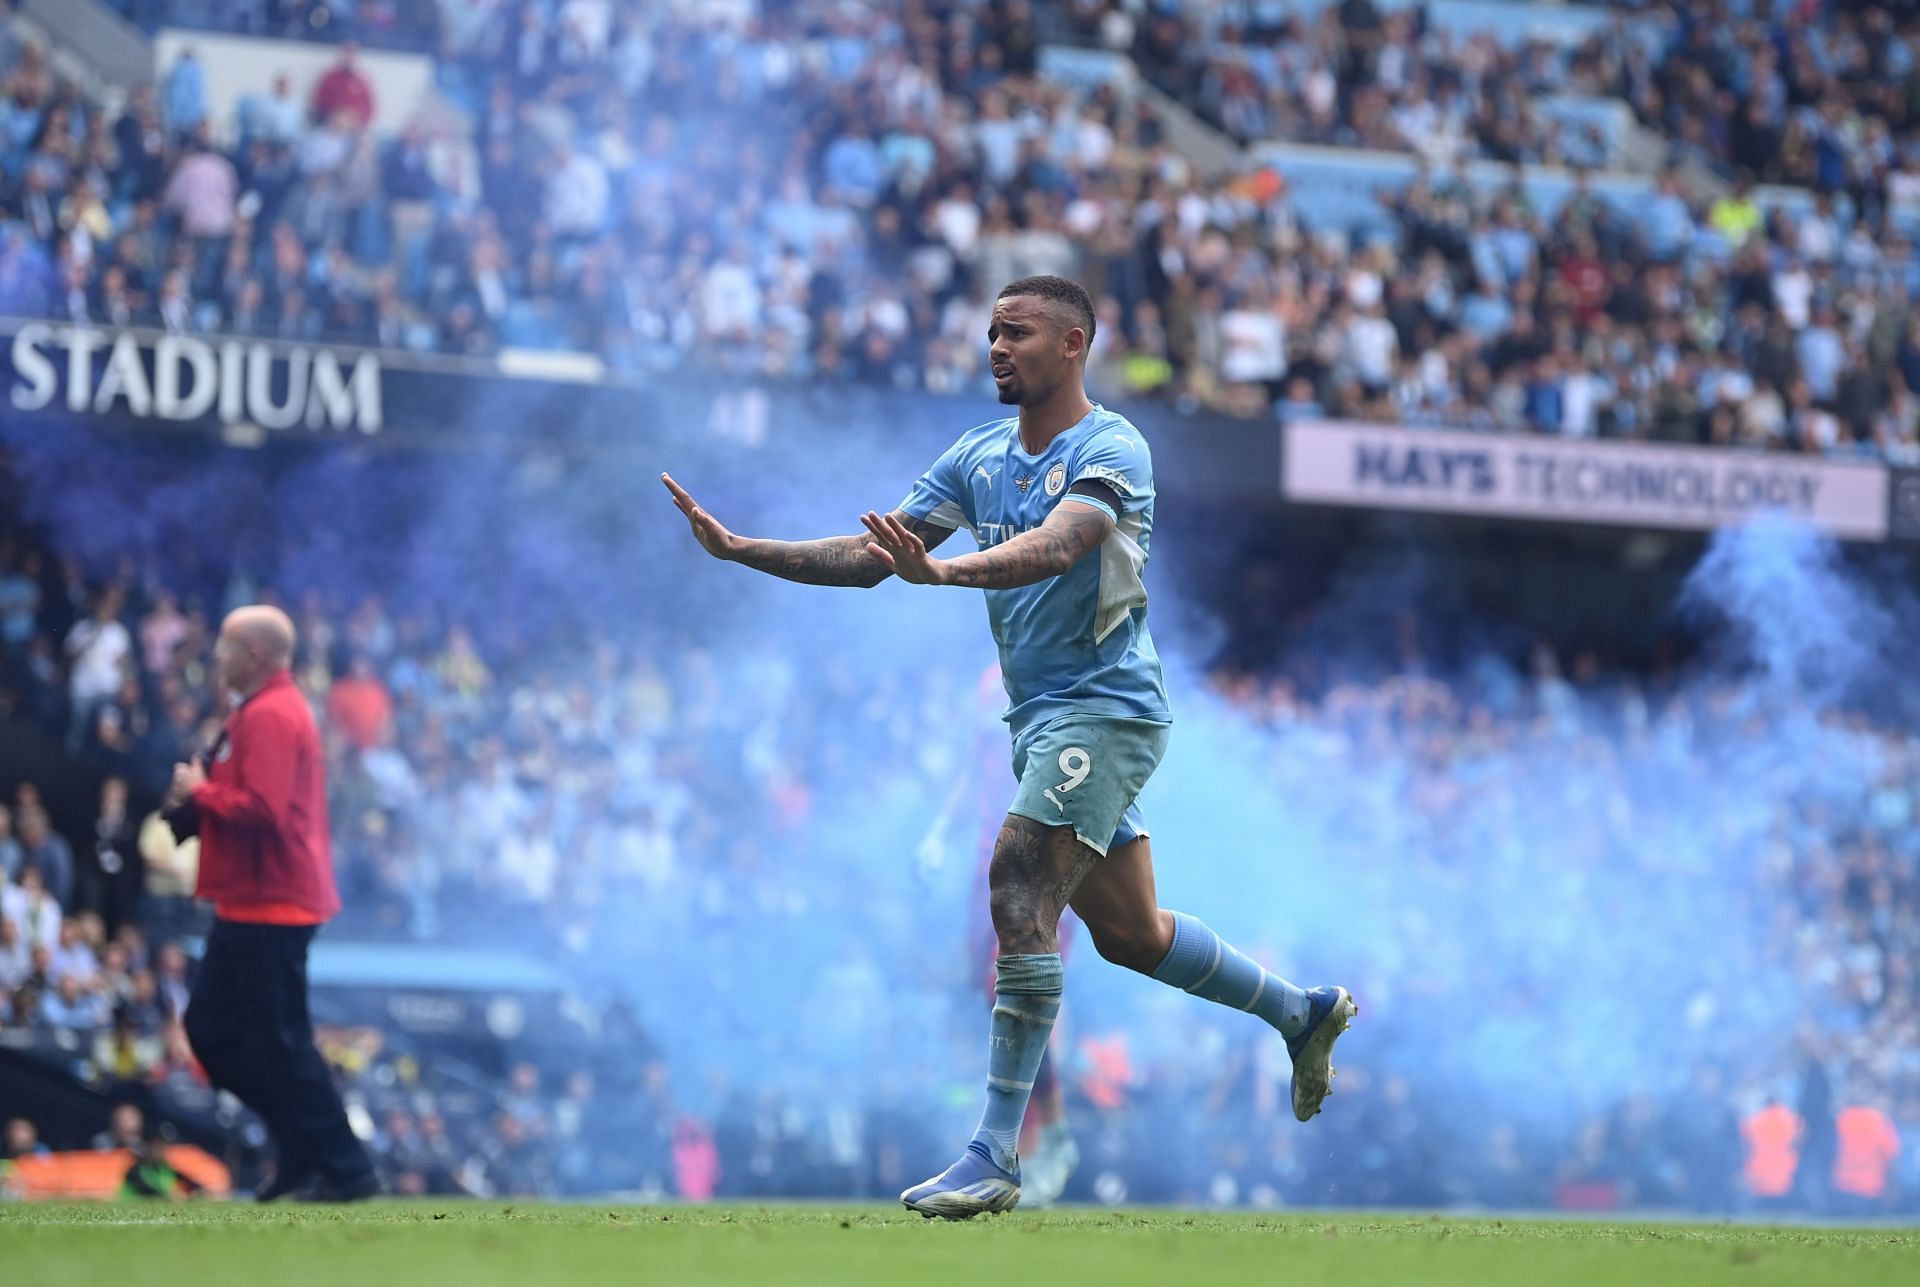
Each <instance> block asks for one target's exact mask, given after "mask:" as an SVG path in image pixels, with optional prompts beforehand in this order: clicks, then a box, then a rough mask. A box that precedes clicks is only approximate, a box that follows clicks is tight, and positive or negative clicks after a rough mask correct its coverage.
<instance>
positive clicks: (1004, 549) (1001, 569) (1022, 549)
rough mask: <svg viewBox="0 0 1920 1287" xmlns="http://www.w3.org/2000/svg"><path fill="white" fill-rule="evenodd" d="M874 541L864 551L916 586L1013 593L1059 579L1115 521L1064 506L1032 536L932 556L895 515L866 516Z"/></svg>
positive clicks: (1098, 512)
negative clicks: (957, 554) (946, 556)
mask: <svg viewBox="0 0 1920 1287" xmlns="http://www.w3.org/2000/svg"><path fill="white" fill-rule="evenodd" d="M861 522H863V523H865V524H866V525H867V531H869V532H870V533H872V539H871V540H870V541H869V542H868V544H867V552H868V554H869V556H870V557H872V558H874V559H876V560H885V563H886V567H887V568H888V570H889V571H891V572H893V573H894V574H895V575H896V576H898V577H899V578H900V579H901V580H902V581H910V582H912V583H914V584H915V585H966V586H973V587H976V588H978V589H982V590H1011V589H1013V588H1014V587H1015V586H1021V585H1032V584H1034V583H1035V582H1036V581H1044V580H1046V579H1047V578H1048V577H1054V576H1059V575H1060V574H1061V573H1062V572H1065V571H1066V570H1067V569H1068V568H1070V567H1072V566H1073V565H1074V564H1075V563H1078V562H1079V561H1080V560H1081V559H1082V558H1084V557H1085V556H1086V555H1087V553H1088V552H1089V551H1092V550H1097V549H1099V548H1100V543H1101V542H1102V541H1104V540H1106V539H1107V534H1108V533H1109V532H1111V531H1113V519H1112V518H1111V517H1110V516H1109V515H1108V514H1107V512H1106V511H1105V510H1103V509H1098V508H1096V507H1094V506H1092V505H1080V504H1071V505H1068V504H1062V505H1057V506H1055V507H1054V510H1053V512H1052V513H1051V514H1049V515H1047V521H1046V522H1044V523H1042V524H1041V525H1040V526H1039V527H1036V528H1034V529H1033V530H1032V531H1031V532H1022V533H1020V535H1018V536H1016V537H1014V538H1013V539H1012V540H1010V541H1005V542H1002V543H1001V544H999V545H996V546H994V547H993V548H992V549H987V550H981V551H979V552H978V553H975V554H962V555H961V556H960V557H958V558H953V559H936V558H930V557H928V554H927V549H928V547H927V545H926V544H925V542H923V541H922V540H921V539H920V537H919V535H918V534H917V533H915V532H914V531H913V530H911V529H910V528H908V527H907V526H905V525H904V524H902V523H900V522H899V519H898V516H897V514H888V515H886V516H885V517H882V516H881V515H878V514H871V513H870V514H866V515H864V516H863V517H862V518H861Z"/></svg>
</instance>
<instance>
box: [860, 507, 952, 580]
mask: <svg viewBox="0 0 1920 1287" xmlns="http://www.w3.org/2000/svg"><path fill="white" fill-rule="evenodd" d="M860 521H861V522H862V523H864V524H866V526H867V531H868V532H870V533H872V535H873V539H872V540H871V541H868V542H867V553H869V554H871V555H873V557H874V558H876V559H879V560H880V561H881V562H882V563H884V564H886V565H887V571H889V572H891V573H893V574H894V575H895V576H897V577H899V578H900V579H901V580H902V581H908V582H911V583H912V584H914V585H946V584H948V582H949V580H950V578H949V577H948V574H947V563H946V560H945V559H936V558H934V557H933V556H932V555H931V554H928V553H927V543H926V542H925V541H923V540H921V539H920V537H919V536H918V535H917V534H916V533H915V532H914V531H913V530H912V529H911V528H909V527H908V526H907V525H906V524H905V523H902V522H901V521H900V520H899V519H897V518H895V517H894V516H893V515H892V514H877V513H875V512H874V511H872V510H868V511H867V512H866V513H864V514H862V515H861V516H860Z"/></svg>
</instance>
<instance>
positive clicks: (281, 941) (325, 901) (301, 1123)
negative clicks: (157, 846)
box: [167, 607, 380, 1201]
mask: <svg viewBox="0 0 1920 1287" xmlns="http://www.w3.org/2000/svg"><path fill="white" fill-rule="evenodd" d="M293 645H294V634H293V623H292V622H291V621H289V620H288V619H287V615H286V614H285V613H284V612H281V611H280V610H279V609H278V608H271V607H249V608H240V609H237V610H236V611H234V612H233V613H232V614H231V615H230V616H228V617H227V619H226V622H225V623H224V624H223V625H222V626H221V627H220V638H219V641H218V642H217V643H216V644H215V645H214V650H213V656H214V662H215V665H216V668H217V669H218V671H219V680H220V685H221V687H222V688H224V689H226V690H227V691H228V692H231V693H234V694H235V695H237V696H238V697H239V699H240V705H239V707H238V709H236V710H235V711H234V713H233V716H232V717H231V718H230V719H229V720H228V721H227V726H226V728H225V730H224V731H223V732H222V733H221V735H220V739H219V740H218V741H217V742H215V743H214V746H213V748H212V750H211V752H210V753H209V754H208V755H207V756H206V757H203V759H200V760H196V761H195V762H194V763H192V764H182V765H179V766H177V767H176V768H175V769H174V771H173V789H172V790H171V791H170V792H169V793H168V796H167V817H168V820H169V821H170V822H172V823H173V824H174V826H175V829H176V831H178V830H183V829H190V828H194V827H197V828H198V831H199V835H200V883H199V887H198V889H197V890H196V891H195V892H196V893H197V894H198V895H199V896H200V897H201V898H205V899H210V900H212V902H213V905H214V906H213V914H214V920H213V929H212V931H211V932H210V933H208V935H207V946H206V952H205V954H204V955H203V956H202V957H201V959H200V968H199V971H198V972H197V973H196V974H195V976H194V980H193V993H192V996H191V998H190V999H189V1001H188V1003H187V1014H186V1029H187V1040H188V1041H189V1042H190V1043H191V1044H192V1046H193V1053H194V1054H195V1056H197V1057H198V1058H199V1060H200V1064H201V1066H202V1067H204V1068H205V1069H206V1070H207V1076H208V1077H209V1078H210V1079H211V1080H212V1081H213V1084H214V1085H215V1086H217V1087H219V1088H220V1089H221V1090H225V1091H230V1092H232V1093H233V1094H234V1095H236V1096H238V1097H239V1099H240V1100H241V1101H242V1102H243V1103H245V1104H246V1105H247V1106H248V1107H249V1108H251V1109H253V1111H254V1112H256V1113H258V1114H259V1115H260V1118H261V1120H262V1121H264V1122H265V1123H266V1125H267V1130H268V1132H269V1133H270V1134H272V1136H273V1138H274V1142H275V1143H276V1144H277V1145H278V1146H279V1155H280V1156H279V1167H278V1170H277V1171H276V1172H275V1175H274V1178H273V1181H272V1183H270V1184H268V1185H266V1186H265V1187H264V1188H262V1189H261V1190H260V1192H259V1194H258V1197H259V1198H260V1200H262V1201H272V1200H273V1199H275V1198H278V1197H284V1196H288V1195H292V1196H294V1197H298V1198H306V1199H310V1200H314V1201H347V1200H352V1199H355V1198H364V1197H371V1196H372V1195H373V1194H375V1193H377V1192H379V1189H380V1184H379V1180H378V1179H377V1178H376V1177H375V1175H374V1172H373V1163H372V1162H371V1161H370V1160H368V1158H367V1153H366V1150H365V1149H364V1148H362V1147H361V1145H360V1141H359V1140H358V1139H356V1138H355V1137H354V1134H353V1129H352V1127H351V1126H349V1125H348V1123H347V1115H346V1111H345V1109H344V1108H342V1106H341V1103H340V1095H339V1092H338V1091H336V1090H335V1089H334V1087H333V1078H332V1077H331V1076H330V1075H329V1073H328V1071H327V1065H326V1062H325V1061H324V1060H322V1059H321V1058H320V1052H319V1051H318V1050H317V1049H315V1048H314V1044H313V1021H312V1020H311V1019H310V1018H309V1017H308V1014H307V951H308V948H309V947H311V946H312V943H313V936H314V933H315V932H316V931H317V930H318V929H319V927H320V925H321V924H322V923H323V922H324V921H326V920H327V919H328V918H329V917H331V916H332V915H333V914H334V913H335V912H337V911H339V910H340V895H339V894H338V892H336V890H335V888H334V883H333V860H332V857H331V855H330V852H329V845H328V841H327V782H326V766H325V763H324V760H323V758H322V753H321V749H320V735H319V731H318V730H317V729H316V728H315V727H314V722H313V712H312V711H311V710H310V709H309V708H308V706H307V702H306V698H304V697H303V696H301V694H300V690H299V689H298V688H296V687H294V684H293V679H292V677H291V676H290V675H289V673H288V667H289V665H290V664H291V663H292V661H293Z"/></svg>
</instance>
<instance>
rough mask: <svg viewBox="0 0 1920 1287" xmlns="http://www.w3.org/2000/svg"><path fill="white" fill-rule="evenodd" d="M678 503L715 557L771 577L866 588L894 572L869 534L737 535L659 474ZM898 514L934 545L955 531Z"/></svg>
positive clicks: (702, 546) (703, 544)
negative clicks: (808, 537) (871, 548)
mask: <svg viewBox="0 0 1920 1287" xmlns="http://www.w3.org/2000/svg"><path fill="white" fill-rule="evenodd" d="M660 481H661V482H663V483H665V484H666V488H667V491H668V492H670V493H671V494H672V496H673V503H674V504H675V505H676V506H677V507H678V508H679V510H680V512H681V513H682V514H685V515H686V516H687V524H688V526H689V527H691V528H692V529H693V535H694V539H695V540H697V541H699V542H700V545H701V548H703V549H705V550H706V552H707V553H709V554H711V555H713V557H715V558H716V559H725V560H726V561H727V562H729V563H740V564H744V565H745V566H747V567H750V568H753V569H754V570H755V571H758V572H765V573H766V574H767V575H769V576H777V577H779V578H781V579H782V580H786V581H798V582H800V583H801V584H803V585H844V586H858V587H860V588H862V589H865V588H869V587H872V586H876V585H879V584H880V583H881V582H882V581H884V580H886V579H887V577H888V576H890V575H892V573H891V572H890V570H889V569H888V568H887V565H886V564H885V563H883V562H881V561H880V560H879V559H877V558H875V557H874V556H873V555H872V554H870V553H868V552H867V537H866V536H865V535H860V536H828V537H823V538H821V539H820V540H817V541H771V540H757V539H755V538H753V537H745V536H735V535H734V534H733V533H732V532H730V531H728V530H727V528H726V526H725V524H723V523H721V522H720V520H719V519H717V518H715V517H714V516H713V515H711V514H709V513H707V511H706V510H704V509H702V508H701V507H700V504H699V502H697V501H695V500H694V499H693V497H692V496H690V495H688V494H687V491H686V489H685V488H683V487H681V486H680V484H678V483H676V482H674V481H673V479H672V478H671V477H670V476H669V475H666V474H662V475H660ZM894 516H895V517H896V518H898V519H899V520H900V521H901V522H902V523H903V524H905V525H906V527H907V528H908V529H909V530H911V531H912V532H913V533H914V534H915V535H916V536H918V537H919V538H920V539H921V540H922V541H924V542H925V543H926V545H927V547H928V548H929V549H931V548H932V547H934V546H936V545H938V544H940V542H942V541H944V540H946V539H947V538H948V537H949V536H952V535H953V529H952V528H950V527H941V526H939V525H938V524H936V523H929V522H927V521H926V520H925V519H918V518H913V517H910V516H909V515H907V514H906V513H904V512H902V511H900V510H895V511H894Z"/></svg>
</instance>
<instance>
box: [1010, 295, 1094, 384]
mask: <svg viewBox="0 0 1920 1287" xmlns="http://www.w3.org/2000/svg"><path fill="white" fill-rule="evenodd" d="M1083 342H1084V341H1083V340H1082V339H1081V331H1080V328H1078V327H1066V326H1062V325H1061V323H1060V319H1059V317H1058V316H1056V315H1055V314H1054V313H1053V312H1052V311H1051V310H1049V309H1048V308H1047V306H1046V304H1045V303H1044V302H1043V301H1041V300H1040V299H1038V298H1036V297H1034V296H1032V295H1009V296H1007V297H1006V298H1005V299H1002V300H998V301H996V302H995V304H994V306H993V321H992V323H991V324H990V325H989V326H988V327H987V361H988V363H989V365H990V367H991V369H992V371H993V386H994V388H995V390H996V391H998V393H999V395H1000V401H1001V402H1003V403H1005V404H1006V405H1008V406H1016V407H1024V406H1031V405H1033V404H1035V403H1040V402H1044V401H1046V399H1047V398H1048V397H1049V396H1051V395H1052V393H1053V391H1054V390H1055V389H1057V388H1058V387H1059V386H1060V381H1061V380H1062V379H1064V378H1066V375H1067V373H1068V372H1069V370H1070V369H1071V367H1072V364H1073V358H1074V355H1075V354H1077V353H1078V352H1079V350H1080V347H1081V345H1082V344H1083Z"/></svg>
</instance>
